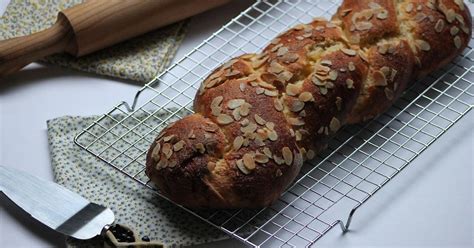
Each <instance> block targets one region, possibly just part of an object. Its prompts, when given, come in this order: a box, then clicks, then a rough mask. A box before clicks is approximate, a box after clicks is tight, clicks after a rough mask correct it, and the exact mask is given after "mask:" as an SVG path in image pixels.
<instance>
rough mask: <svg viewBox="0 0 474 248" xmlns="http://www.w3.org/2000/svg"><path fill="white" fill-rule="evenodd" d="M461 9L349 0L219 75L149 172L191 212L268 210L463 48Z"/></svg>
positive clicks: (165, 138)
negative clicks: (331, 150)
mask: <svg viewBox="0 0 474 248" xmlns="http://www.w3.org/2000/svg"><path fill="white" fill-rule="evenodd" d="M470 37H471V16H470V13H469V10H468V9H467V7H466V6H465V5H464V3H463V2H462V0H345V1H343V3H342V6H340V7H339V9H338V11H337V13H336V14H335V15H334V16H333V18H332V20H331V21H326V20H324V19H315V20H314V21H313V22H311V23H309V24H301V25H297V26H295V27H294V28H292V29H291V30H289V31H287V32H285V33H283V34H281V35H280V36H278V38H276V39H274V40H273V41H272V42H271V44H269V45H268V46H267V47H266V48H265V49H264V50H263V52H262V53H260V54H245V55H242V56H240V57H238V58H235V59H232V60H231V61H229V62H227V63H225V64H224V65H222V66H221V67H219V68H217V69H216V70H215V71H214V72H213V73H212V74H211V75H210V76H209V77H208V78H207V79H206V80H205V81H204V82H203V84H202V85H201V88H200V89H199V91H198V93H197V95H196V99H195V102H194V109H195V112H196V114H192V115H190V116H187V117H185V118H183V119H182V120H179V121H177V122H175V123H173V124H171V125H170V126H169V127H167V128H166V129H164V130H163V131H162V132H161V134H160V135H159V136H158V137H157V139H156V141H155V142H154V143H153V144H152V145H151V147H150V150H149V152H148V155H147V168H146V173H147V175H148V176H149V177H150V179H151V180H152V181H153V182H154V183H155V184H156V185H157V186H158V188H159V189H160V190H161V192H162V193H163V194H164V195H165V196H167V197H169V198H170V199H172V200H173V201H175V202H177V203H179V204H182V205H185V206H188V207H211V208H243V207H244V208H247V207H263V206H267V205H269V204H271V203H272V202H273V201H275V200H276V199H277V198H278V197H279V196H280V194H281V193H282V192H283V191H284V189H285V188H286V187H287V186H288V185H289V184H290V183H291V182H292V181H293V180H294V179H295V177H296V175H297V173H298V172H299V170H300V168H301V166H302V165H303V162H304V161H305V160H307V159H311V158H313V157H314V156H315V154H316V153H318V152H319V151H321V150H322V149H324V148H325V147H326V144H327V142H328V139H329V138H330V137H331V136H332V135H333V134H334V133H335V132H337V130H338V129H339V128H340V127H341V126H343V125H345V124H351V123H357V122H361V121H366V120H368V119H371V118H373V117H375V116H377V115H379V114H381V113H382V112H383V111H384V110H386V109H387V108H388V107H389V106H390V105H391V104H392V103H393V101H395V99H397V97H399V96H400V94H401V93H402V91H403V90H404V89H405V88H406V87H407V86H409V84H410V83H413V82H415V80H416V79H417V78H420V77H423V76H425V75H427V74H428V73H430V72H432V71H434V70H436V69H437V68H439V67H441V66H443V65H446V64H447V63H448V62H449V61H450V60H452V59H453V58H454V57H455V56H457V55H458V54H459V53H461V51H462V50H463V49H464V48H465V47H466V46H467V44H468V42H469V39H470Z"/></svg>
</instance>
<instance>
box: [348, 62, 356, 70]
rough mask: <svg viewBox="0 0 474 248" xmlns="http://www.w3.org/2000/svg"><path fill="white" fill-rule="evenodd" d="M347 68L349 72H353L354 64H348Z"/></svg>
mask: <svg viewBox="0 0 474 248" xmlns="http://www.w3.org/2000/svg"><path fill="white" fill-rule="evenodd" d="M348 68H349V71H355V69H356V68H355V65H354V62H352V61H351V62H349V65H348Z"/></svg>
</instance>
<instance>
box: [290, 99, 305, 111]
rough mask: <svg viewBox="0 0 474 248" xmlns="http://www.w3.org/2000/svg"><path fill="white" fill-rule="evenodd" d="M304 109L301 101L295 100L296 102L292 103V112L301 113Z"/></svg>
mask: <svg viewBox="0 0 474 248" xmlns="http://www.w3.org/2000/svg"><path fill="white" fill-rule="evenodd" d="M303 108H304V102H302V101H299V100H294V101H293V102H292V103H291V108H290V110H291V111H292V112H299V111H301V110H302V109H303Z"/></svg>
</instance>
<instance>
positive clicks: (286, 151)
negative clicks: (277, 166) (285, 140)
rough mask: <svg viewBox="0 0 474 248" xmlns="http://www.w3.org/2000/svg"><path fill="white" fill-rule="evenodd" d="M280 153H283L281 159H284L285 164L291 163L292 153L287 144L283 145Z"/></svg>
mask: <svg viewBox="0 0 474 248" xmlns="http://www.w3.org/2000/svg"><path fill="white" fill-rule="evenodd" d="M281 153H282V155H283V159H284V160H285V164H286V165H291V163H292V162H293V153H292V152H291V150H290V148H288V147H287V146H285V147H283V149H282V150H281Z"/></svg>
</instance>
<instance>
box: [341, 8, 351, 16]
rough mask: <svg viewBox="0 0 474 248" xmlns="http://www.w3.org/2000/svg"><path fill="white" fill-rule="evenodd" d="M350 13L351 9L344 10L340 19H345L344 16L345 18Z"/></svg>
mask: <svg viewBox="0 0 474 248" xmlns="http://www.w3.org/2000/svg"><path fill="white" fill-rule="evenodd" d="M351 11H352V9H344V10H341V16H342V17H345V16H347V15H348V14H349V13H350V12H351Z"/></svg>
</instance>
